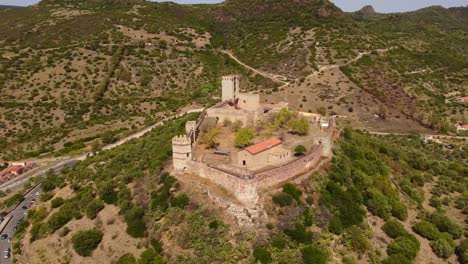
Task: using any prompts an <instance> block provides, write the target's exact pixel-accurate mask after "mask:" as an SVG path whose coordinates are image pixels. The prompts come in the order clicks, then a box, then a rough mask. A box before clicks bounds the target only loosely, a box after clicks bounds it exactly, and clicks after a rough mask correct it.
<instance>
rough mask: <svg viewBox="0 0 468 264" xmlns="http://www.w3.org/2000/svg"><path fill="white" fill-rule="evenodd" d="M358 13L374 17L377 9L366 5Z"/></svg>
mask: <svg viewBox="0 0 468 264" xmlns="http://www.w3.org/2000/svg"><path fill="white" fill-rule="evenodd" d="M358 13H360V14H363V15H372V14H375V13H376V12H375V9H374V7H373V6H371V5H366V6H364V7H363V8H361V9H360V10H359V11H358Z"/></svg>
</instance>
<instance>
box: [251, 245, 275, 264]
mask: <svg viewBox="0 0 468 264" xmlns="http://www.w3.org/2000/svg"><path fill="white" fill-rule="evenodd" d="M253 256H254V258H255V262H260V263H262V264H266V263H271V262H272V258H271V254H270V252H268V250H266V249H265V248H262V247H256V248H255V249H254V251H253Z"/></svg>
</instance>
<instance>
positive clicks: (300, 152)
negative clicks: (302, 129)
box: [294, 145, 307, 156]
mask: <svg viewBox="0 0 468 264" xmlns="http://www.w3.org/2000/svg"><path fill="white" fill-rule="evenodd" d="M306 152H307V149H306V147H304V146H303V145H297V146H296V148H294V153H295V155H297V156H301V155H303V154H304V153H306Z"/></svg>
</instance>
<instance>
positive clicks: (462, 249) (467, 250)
mask: <svg viewBox="0 0 468 264" xmlns="http://www.w3.org/2000/svg"><path fill="white" fill-rule="evenodd" d="M457 255H458V258H459V259H460V263H464V264H465V263H468V239H463V240H462V241H460V245H459V246H458V247H457Z"/></svg>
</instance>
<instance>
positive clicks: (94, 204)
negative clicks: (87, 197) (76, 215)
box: [86, 199, 104, 219]
mask: <svg viewBox="0 0 468 264" xmlns="http://www.w3.org/2000/svg"><path fill="white" fill-rule="evenodd" d="M102 209H104V203H103V202H102V201H101V200H97V199H94V200H92V201H91V202H90V203H88V205H87V206H86V216H87V217H88V218H89V219H94V218H96V216H97V214H98V213H99V212H100V211H101V210H102Z"/></svg>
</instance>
